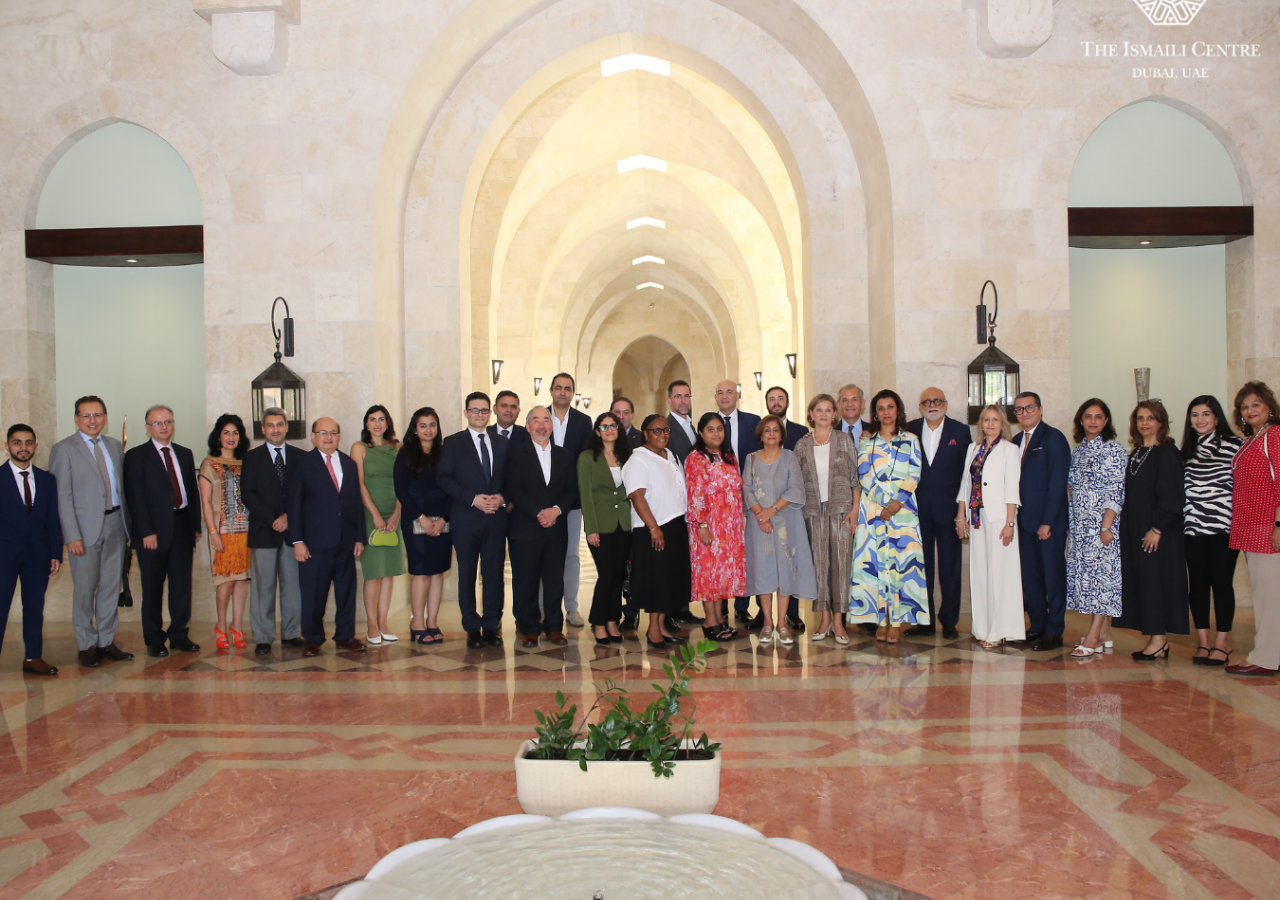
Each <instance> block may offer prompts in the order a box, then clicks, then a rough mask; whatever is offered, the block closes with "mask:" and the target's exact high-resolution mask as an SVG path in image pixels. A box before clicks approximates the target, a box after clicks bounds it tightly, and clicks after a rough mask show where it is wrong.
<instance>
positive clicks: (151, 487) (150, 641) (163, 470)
mask: <svg viewBox="0 0 1280 900" xmlns="http://www.w3.org/2000/svg"><path fill="white" fill-rule="evenodd" d="M143 422H144V423H145V424H146V426H147V434H149V435H151V440H149V441H147V442H146V443H144V444H139V445H138V446H137V447H134V448H133V449H132V450H130V451H129V452H128V453H126V454H125V455H124V491H125V494H126V495H127V496H128V498H129V499H128V503H129V516H130V518H131V520H132V534H133V545H134V547H135V548H137V551H138V569H139V572H140V574H141V576H142V639H143V641H144V642H145V643H146V645H147V655H148V656H155V657H159V658H164V657H166V656H168V655H169V651H168V649H166V647H165V642H166V641H168V642H169V645H170V646H171V647H173V649H174V650H181V651H184V652H187V653H195V652H196V651H198V650H199V649H200V645H199V644H197V643H195V642H194V641H192V640H191V638H190V637H189V636H188V634H187V624H188V623H189V622H190V621H191V565H192V561H193V557H194V555H195V547H196V541H198V540H199V539H200V490H199V488H198V487H197V486H196V462H195V457H194V456H193V455H192V453H191V451H190V450H188V449H187V448H186V447H182V446H180V445H178V444H175V443H174V442H173V410H171V409H170V408H169V407H167V406H163V405H161V404H157V405H155V406H153V407H151V408H150V409H149V410H147V413H146V415H145V416H144V417H143ZM139 538H141V543H140V544H139V540H138V539H139ZM166 581H167V582H168V583H169V629H168V631H166V630H165V627H164V615H163V608H164V586H165V582H166Z"/></svg>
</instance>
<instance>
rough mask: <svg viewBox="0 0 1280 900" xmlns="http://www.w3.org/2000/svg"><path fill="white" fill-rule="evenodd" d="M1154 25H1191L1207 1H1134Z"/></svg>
mask: <svg viewBox="0 0 1280 900" xmlns="http://www.w3.org/2000/svg"><path fill="white" fill-rule="evenodd" d="M1134 2H1135V3H1137V4H1138V8H1139V9H1141V10H1142V12H1143V13H1144V14H1145V15H1146V17H1147V18H1148V19H1150V20H1151V24H1152V25H1190V24H1191V20H1192V19H1194V18H1195V17H1196V13H1198V12H1200V7H1202V6H1204V4H1205V2H1206V0H1134Z"/></svg>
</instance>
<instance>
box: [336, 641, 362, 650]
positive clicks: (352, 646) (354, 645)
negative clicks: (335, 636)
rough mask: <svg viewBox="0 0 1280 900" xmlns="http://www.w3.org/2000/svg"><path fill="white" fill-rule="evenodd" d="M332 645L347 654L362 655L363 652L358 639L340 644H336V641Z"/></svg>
mask: <svg viewBox="0 0 1280 900" xmlns="http://www.w3.org/2000/svg"><path fill="white" fill-rule="evenodd" d="M334 643H335V644H337V645H338V649H339V650H346V651H347V652H348V653H363V652H364V650H365V647H364V642H363V641H361V640H359V639H358V638H352V639H351V640H349V641H343V642H342V643H341V644H338V642H337V641H334Z"/></svg>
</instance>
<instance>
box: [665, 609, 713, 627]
mask: <svg viewBox="0 0 1280 900" xmlns="http://www.w3.org/2000/svg"><path fill="white" fill-rule="evenodd" d="M667 618H668V619H670V620H671V621H673V622H680V623H681V624H684V625H701V624H702V623H703V621H704V620H703V619H700V618H698V617H697V616H695V615H694V614H693V613H692V612H691V611H690V610H687V609H686V610H684V611H683V612H678V613H676V614H675V615H672V616H667Z"/></svg>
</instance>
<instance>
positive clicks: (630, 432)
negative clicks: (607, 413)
mask: <svg viewBox="0 0 1280 900" xmlns="http://www.w3.org/2000/svg"><path fill="white" fill-rule="evenodd" d="M668 424H670V422H669V421H668ZM674 433H675V432H672V434H673V435H674ZM626 438H627V441H628V442H629V443H630V444H631V449H632V450H634V449H636V448H637V447H643V446H644V432H643V431H641V430H640V429H639V428H637V427H636V426H634V425H632V426H631V427H630V428H628V429H627V433H626Z"/></svg>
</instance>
